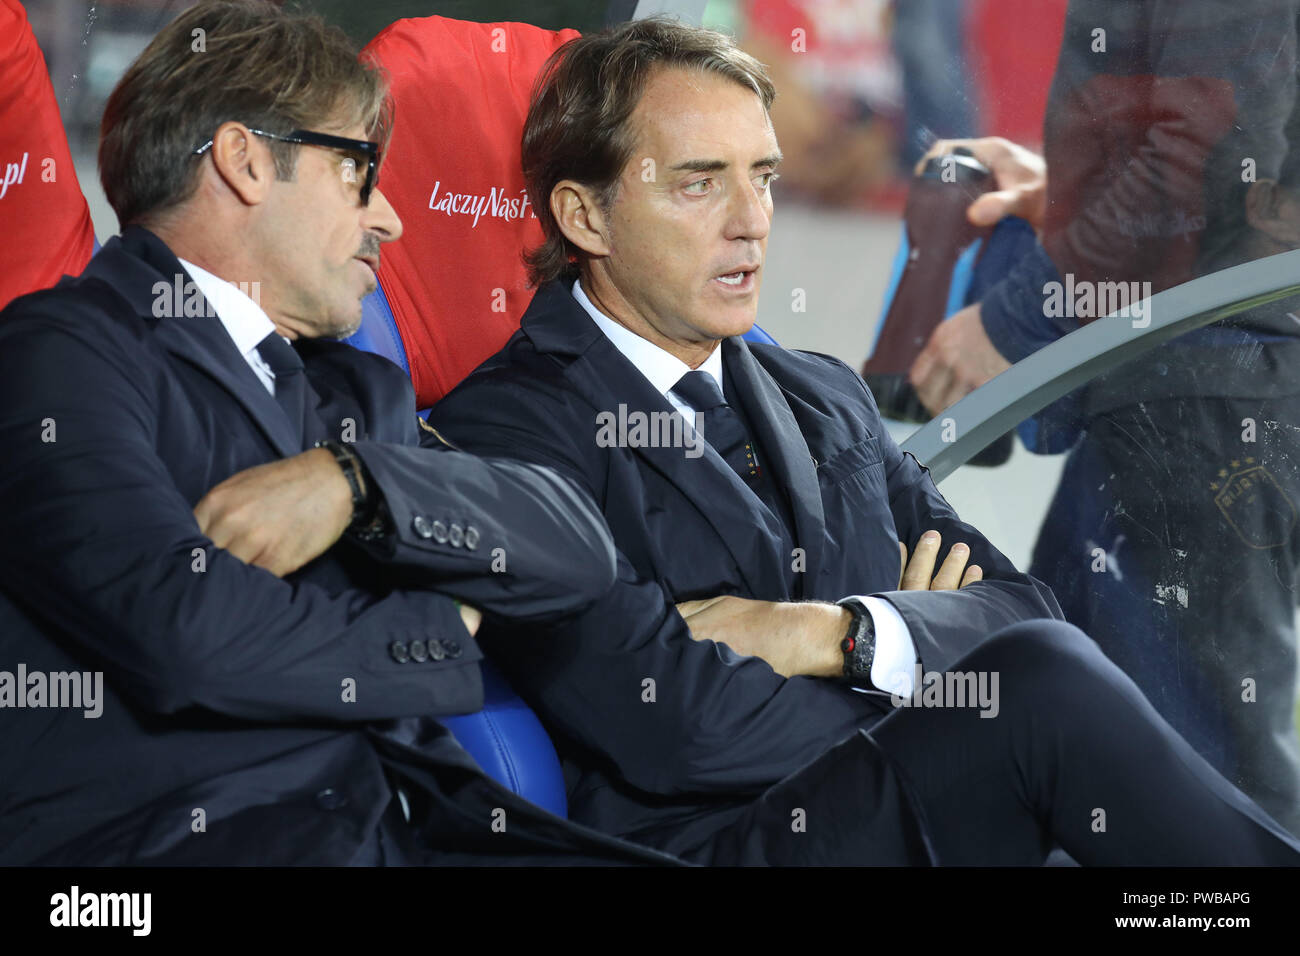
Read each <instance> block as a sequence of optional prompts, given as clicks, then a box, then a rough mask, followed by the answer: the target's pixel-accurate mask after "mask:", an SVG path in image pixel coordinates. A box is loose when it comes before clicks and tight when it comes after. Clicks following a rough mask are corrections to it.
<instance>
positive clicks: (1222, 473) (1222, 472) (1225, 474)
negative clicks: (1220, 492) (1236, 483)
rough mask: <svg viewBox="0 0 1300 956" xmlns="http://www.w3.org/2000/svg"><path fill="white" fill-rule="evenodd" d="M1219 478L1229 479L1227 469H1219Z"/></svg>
mask: <svg viewBox="0 0 1300 956" xmlns="http://www.w3.org/2000/svg"><path fill="white" fill-rule="evenodd" d="M1219 477H1220V478H1227V477H1228V469H1226V468H1220V469H1219Z"/></svg>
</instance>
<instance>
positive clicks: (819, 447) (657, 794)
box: [430, 283, 1061, 852]
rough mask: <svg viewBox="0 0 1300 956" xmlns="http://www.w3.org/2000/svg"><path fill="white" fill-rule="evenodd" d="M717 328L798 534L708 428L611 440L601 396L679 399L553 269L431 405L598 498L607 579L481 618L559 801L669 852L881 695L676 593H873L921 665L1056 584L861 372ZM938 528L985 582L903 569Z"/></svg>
mask: <svg viewBox="0 0 1300 956" xmlns="http://www.w3.org/2000/svg"><path fill="white" fill-rule="evenodd" d="M721 347H722V349H723V363H724V367H725V379H726V386H727V389H728V391H729V392H730V393H731V394H733V395H734V396H736V397H737V398H738V400H739V403H740V404H741V406H742V408H743V410H744V412H745V415H746V417H747V418H748V419H749V421H750V422H751V423H752V427H753V430H754V433H755V434H754V437H755V438H756V439H757V442H758V445H759V454H760V459H761V460H762V461H764V462H766V465H767V467H768V469H769V472H770V474H771V475H772V477H773V478H774V479H775V481H776V482H777V484H778V485H779V487H780V488H781V489H783V491H784V493H785V495H786V496H787V498H788V503H789V505H790V509H791V511H792V514H793V521H794V529H793V536H794V543H795V547H796V550H794V551H793V552H792V553H787V551H786V545H785V544H783V542H782V541H781V539H780V537H779V536H777V535H774V534H772V533H771V530H770V528H769V526H768V525H767V524H766V522H765V519H764V518H763V516H762V514H761V512H760V510H759V509H760V508H761V507H762V506H761V505H760V503H759V499H758V498H757V497H756V496H755V495H754V494H753V493H751V492H750V491H749V489H748V488H747V486H746V485H745V484H744V483H743V482H742V480H741V479H740V478H739V477H738V476H737V475H736V473H735V472H734V471H733V470H732V469H731V468H730V467H728V466H727V465H726V464H725V463H724V462H723V461H722V459H721V458H719V457H718V456H717V455H716V454H715V453H714V452H713V450H712V449H709V450H708V451H707V452H706V453H705V454H703V455H702V456H700V457H695V458H692V457H689V456H688V455H687V454H686V453H685V450H684V449H683V448H680V447H678V448H671V447H669V448H664V447H602V446H603V445H605V444H608V442H606V441H598V440H597V436H598V434H599V426H598V422H601V421H608V417H607V416H602V413H606V412H608V413H613V414H615V415H616V416H617V415H619V414H631V413H633V412H635V411H638V410H639V411H643V412H647V413H649V412H672V406H671V405H670V404H669V403H668V402H667V400H666V399H665V398H664V397H663V396H662V395H660V394H659V392H657V391H656V390H655V389H654V388H653V387H652V386H651V385H650V383H649V382H648V381H647V380H646V379H645V377H644V376H642V375H641V374H640V372H638V371H637V369H636V368H635V366H633V365H632V364H631V362H629V361H628V359H627V358H625V357H624V356H623V354H622V353H621V352H619V351H618V349H617V348H616V347H615V346H614V345H613V344H612V343H611V342H610V341H609V339H608V338H606V336H605V335H604V334H603V333H602V332H601V331H600V329H599V328H598V327H597V326H596V324H595V323H594V322H593V321H592V320H591V318H590V317H589V316H588V315H587V314H586V313H585V312H584V311H583V310H582V308H581V307H580V306H579V305H578V304H577V302H576V301H575V300H574V299H573V297H572V295H571V294H570V291H569V288H568V287H566V286H565V285H561V284H559V283H551V284H548V285H546V286H543V287H542V288H541V289H539V290H538V293H537V295H536V297H535V298H534V300H533V302H532V304H531V305H530V307H529V309H528V311H527V313H526V314H525V316H524V318H523V322H522V326H521V328H520V330H519V331H518V333H516V334H515V335H514V336H513V337H512V338H511V339H510V341H509V342H507V344H506V345H505V347H504V348H503V349H502V350H501V351H500V352H498V353H497V354H496V355H495V356H493V357H492V358H491V359H489V360H488V361H487V362H485V363H484V364H483V365H482V366H481V367H480V368H478V369H477V370H476V371H475V372H474V373H473V374H472V375H471V376H470V377H469V378H468V379H467V380H466V381H465V382H463V383H462V384H461V385H460V386H459V387H458V388H456V389H455V390H453V391H452V392H451V393H450V394H449V395H448V396H447V397H446V398H444V399H443V400H442V401H441V402H440V403H439V404H438V405H437V406H435V407H434V409H433V412H432V414H431V417H430V420H431V422H432V423H433V424H434V425H435V426H436V427H437V428H438V429H439V430H440V431H442V432H444V433H445V434H446V435H447V436H448V437H449V438H450V439H451V440H453V441H454V442H456V443H458V444H459V445H461V446H462V447H464V448H466V449H467V450H471V451H474V452H476V453H479V454H487V455H506V456H513V457H515V458H517V459H520V460H523V461H528V462H534V463H538V464H544V465H549V466H550V467H552V468H553V469H555V470H556V471H558V472H560V473H561V474H563V475H566V476H567V477H569V478H570V479H572V480H573V482H574V483H576V484H577V485H578V486H579V487H580V488H582V489H584V490H585V491H586V493H587V494H588V495H589V496H590V498H591V500H592V501H593V502H595V503H596V504H597V505H598V506H599V508H600V510H601V513H602V514H603V515H604V516H605V520H606V522H607V523H608V524H609V528H610V530H611V531H612V532H613V536H614V542H615V545H616V547H617V549H618V552H619V567H618V581H617V582H616V584H615V585H614V587H613V588H612V590H610V591H609V592H608V593H607V594H605V595H604V596H603V597H602V598H601V599H600V600H599V601H597V602H596V603H595V604H594V605H592V606H591V607H590V608H588V609H586V610H585V611H583V612H581V613H579V614H577V615H575V616H573V617H571V618H570V619H567V620H564V621H562V622H560V623H558V624H556V625H555V626H553V627H548V628H547V629H546V631H545V635H546V636H545V637H542V636H540V632H539V631H537V630H535V629H533V630H529V631H526V632H525V631H521V630H519V629H517V628H512V627H509V626H502V625H501V624H500V623H499V622H493V623H492V626H490V627H488V626H485V630H484V633H482V634H480V637H481V638H482V639H483V640H484V641H485V646H486V647H487V648H488V651H489V653H491V654H492V655H493V657H494V659H495V660H498V661H499V663H500V664H501V666H502V668H503V669H504V670H505V671H506V672H507V674H508V675H509V677H510V678H511V679H512V682H513V683H514V684H515V686H516V688H517V689H518V690H519V692H520V693H521V694H523V696H524V697H525V698H527V699H528V700H529V701H530V702H531V703H532V704H533V706H534V707H535V708H536V709H537V710H538V711H539V714H540V716H541V717H542V720H543V722H544V723H546V724H547V726H548V727H549V729H550V730H551V731H552V733H553V734H554V735H555V737H556V738H557V740H558V745H559V748H560V751H561V754H562V756H563V757H564V759H565V763H566V773H567V777H568V782H569V784H570V813H571V816H573V817H574V818H575V819H579V820H582V821H583V822H586V823H589V824H591V825H593V826H595V827H597V828H600V829H603V830H606V831H608V832H612V833H618V834H625V835H632V836H633V837H634V838H636V839H641V840H644V841H646V842H651V843H655V844H656V845H659V846H661V847H664V848H668V849H671V850H672V851H674V852H678V851H683V850H686V849H688V848H689V847H690V846H691V845H693V844H694V843H698V842H699V841H700V840H701V839H702V838H704V837H705V836H706V835H707V834H708V833H709V832H710V830H713V829H716V828H717V827H719V826H721V825H723V824H724V823H725V822H726V821H727V820H728V819H731V818H733V817H734V816H736V815H738V813H739V812H740V811H741V809H743V807H744V806H745V804H746V803H747V802H748V801H750V800H752V798H753V797H754V795H755V794H758V793H760V792H762V791H763V790H764V789H766V788H768V787H769V786H771V785H772V784H774V783H776V782H777V781H779V780H781V779H782V778H784V777H786V776H787V775H788V774H790V773H792V772H793V771H795V770H797V769H798V768H800V767H801V766H803V765H804V764H806V763H808V762H809V761H811V760H813V759H814V758H815V757H817V756H818V755H819V754H821V753H822V752H823V751H825V750H827V749H828V748H829V747H830V746H831V745H832V744H834V743H836V742H837V741H839V740H841V739H843V738H845V737H847V736H849V735H850V734H852V733H853V732H854V731H855V730H856V729H858V728H863V727H868V726H870V725H872V724H873V723H875V722H876V721H878V720H880V719H881V718H882V717H884V716H885V715H887V714H888V713H890V712H891V711H892V707H891V705H890V703H889V700H888V698H887V697H883V698H882V697H880V696H872V695H865V694H861V693H856V692H854V691H852V690H850V689H847V688H846V687H845V686H843V685H842V684H839V683H837V682H835V681H831V680H824V679H819V678H810V677H796V678H792V679H788V680H787V679H785V678H782V677H780V676H779V675H777V674H776V673H775V672H774V671H773V670H772V669H771V667H769V666H768V664H767V663H766V662H765V661H762V660H760V659H758V658H750V657H742V656H740V655H737V654H735V653H733V652H732V651H731V650H730V649H729V648H727V647H726V646H725V645H720V644H715V643H713V642H710V641H695V640H692V639H691V638H690V636H689V632H688V629H687V627H686V625H685V623H684V622H683V620H682V618H681V617H680V615H678V614H677V612H676V610H675V609H674V607H673V604H674V603H675V602H678V601H684V600H690V599H694V598H704V597H709V596H713V595H718V594H737V595H741V596H743V597H749V598H758V599H763V600H769V601H798V600H819V601H833V600H838V599H840V598H843V597H846V596H848V595H853V594H878V595H880V596H881V597H883V598H884V599H885V600H887V601H889V602H890V603H891V604H892V605H893V606H894V607H895V608H897V610H898V611H899V613H900V614H901V615H902V617H903V619H904V621H906V623H907V625H908V627H909V629H910V631H911V634H912V638H913V640H914V641H915V644H916V647H917V651H918V653H919V655H920V660H921V663H922V665H923V666H924V668H925V669H926V670H942V669H944V668H946V667H948V666H949V665H951V664H953V663H954V662H956V661H957V660H959V659H960V658H961V657H962V656H964V655H965V654H966V653H968V652H969V651H970V650H971V649H972V648H973V647H974V646H975V645H976V643H977V642H979V641H981V640H982V639H984V638H985V637H987V636H989V635H991V634H993V633H994V632H996V631H998V630H999V629H1001V628H1004V627H1006V626H1008V625H1010V624H1013V623H1016V622H1018V621H1023V620H1027V619H1032V618H1048V617H1051V618H1060V616H1061V614H1060V610H1059V608H1058V607H1057V604H1056V601H1055V599H1054V598H1053V597H1052V595H1051V592H1050V591H1049V590H1048V589H1047V588H1046V587H1045V586H1044V585H1042V584H1040V583H1039V582H1037V581H1035V580H1034V579H1033V578H1030V577H1028V576H1027V575H1024V574H1021V573H1019V572H1018V571H1017V570H1016V569H1015V568H1014V567H1013V566H1012V564H1011V563H1010V562H1009V561H1008V560H1007V559H1006V558H1005V557H1004V556H1003V555H1002V554H1000V553H999V552H998V551H997V550H996V549H995V548H994V547H993V546H992V545H991V544H989V542H988V541H987V540H985V538H984V537H983V536H982V535H981V534H980V533H979V532H978V531H976V530H975V529H974V528H973V527H971V526H970V525H968V524H965V523H964V522H962V521H961V520H960V519H959V518H958V517H957V515H956V514H955V513H954V511H953V509H952V508H951V507H950V506H949V505H948V503H947V501H945V500H944V498H943V496H942V495H941V494H940V493H939V491H938V490H937V489H936V487H935V485H934V482H933V481H932V480H931V478H930V476H929V474H928V472H927V471H926V470H925V469H924V468H923V467H922V466H921V465H920V464H919V463H918V462H917V461H916V459H914V458H913V457H912V456H911V455H908V454H906V453H904V452H902V451H900V449H899V448H898V446H897V445H896V444H895V442H894V441H893V440H892V439H891V438H890V437H889V433H888V432H887V431H886V429H885V427H884V425H883V424H882V423H881V420H880V415H879V413H878V412H877V410H876V403H875V401H874V399H873V398H872V396H871V393H870V392H869V391H868V389H867V387H866V385H865V384H864V383H863V381H862V379H861V378H860V377H859V376H858V375H857V373H855V372H854V371H852V370H851V369H850V368H848V367H847V366H846V365H845V364H844V363H843V362H840V361H838V360H837V359H834V358H830V357H829V356H825V355H817V354H812V353H807V352H798V351H793V350H787V349H782V348H779V347H775V346H767V345H752V344H747V343H746V342H744V341H743V340H742V339H740V338H729V339H725V340H724V341H723V342H722V346H721ZM620 405H623V406H626V407H625V409H624V410H623V412H621V413H620V410H619V408H620ZM598 416H602V417H599V418H598ZM606 437H607V436H606ZM931 528H933V529H937V530H938V531H939V532H941V533H942V535H943V539H944V542H945V546H947V545H951V544H952V543H954V542H956V541H964V542H966V543H967V544H968V545H970V548H971V558H970V561H971V563H972V564H979V565H980V566H981V567H982V568H983V569H984V580H983V581H982V582H980V583H977V584H974V585H971V586H969V587H967V588H964V589H962V590H961V591H948V592H915V591H907V592H900V591H898V590H896V589H897V586H898V579H899V553H898V542H899V541H900V540H901V541H904V542H906V543H907V546H908V551H909V553H914V552H915V549H916V544H917V541H918V539H919V537H920V536H921V534H922V533H923V532H925V531H926V530H928V529H931ZM575 570H576V569H575ZM647 681H652V682H653V684H649V683H647ZM650 689H652V690H653V694H651V693H650ZM651 696H653V700H651V699H650V698H651Z"/></svg>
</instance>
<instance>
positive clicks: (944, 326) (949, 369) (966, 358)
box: [908, 303, 1011, 415]
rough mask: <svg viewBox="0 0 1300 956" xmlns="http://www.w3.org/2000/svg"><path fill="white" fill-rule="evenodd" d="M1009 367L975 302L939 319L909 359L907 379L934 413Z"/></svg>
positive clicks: (937, 412) (1009, 364) (922, 402)
mask: <svg viewBox="0 0 1300 956" xmlns="http://www.w3.org/2000/svg"><path fill="white" fill-rule="evenodd" d="M1009 368H1011V363H1010V362H1008V361H1007V360H1006V359H1004V358H1003V357H1002V353H1001V352H999V351H998V350H997V349H996V348H994V347H993V343H992V342H990V341H989V337H988V334H987V333H985V331H984V323H983V322H982V321H981V320H980V307H979V303H976V304H975V305H968V306H966V308H964V309H962V310H961V311H960V312H955V313H953V315H952V317H951V318H949V319H947V320H945V321H943V322H940V323H939V325H938V326H937V327H936V328H935V330H934V332H933V333H932V334H931V335H930V341H928V342H926V343H925V348H923V349H922V350H921V354H920V355H918V356H917V357H916V361H914V362H913V363H912V368H911V370H910V371H909V372H908V380H909V381H910V382H911V383H912V387H913V388H915V389H916V395H917V397H918V398H919V399H920V400H921V404H922V405H924V406H925V407H926V409H927V410H928V411H929V412H930V414H931V415H938V414H939V413H940V412H941V411H943V410H944V409H945V408H947V407H948V406H949V405H952V404H953V403H954V402H956V401H958V400H960V399H962V398H964V397H965V396H966V395H967V394H969V393H970V392H973V391H975V389H977V388H979V387H980V386H981V385H983V384H984V383H985V382H987V381H988V380H989V379H991V378H994V377H995V376H998V375H1001V374H1002V373H1003V372H1005V371H1006V370H1007V369H1009Z"/></svg>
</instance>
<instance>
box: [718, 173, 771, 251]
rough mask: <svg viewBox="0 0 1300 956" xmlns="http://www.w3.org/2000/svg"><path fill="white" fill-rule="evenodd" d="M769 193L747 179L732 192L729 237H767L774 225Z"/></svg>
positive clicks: (728, 227)
mask: <svg viewBox="0 0 1300 956" xmlns="http://www.w3.org/2000/svg"><path fill="white" fill-rule="evenodd" d="M767 195H768V194H767V193H766V192H765V191H764V190H761V189H759V188H758V187H757V186H755V185H754V184H753V183H752V182H749V181H746V182H745V183H744V185H742V186H741V188H740V189H737V190H733V191H732V194H731V210H730V212H731V215H730V216H729V218H728V223H727V230H728V231H727V238H728V239H766V238H767V233H768V230H769V229H770V228H771V225H772V214H771V209H770V206H769V204H768V199H767Z"/></svg>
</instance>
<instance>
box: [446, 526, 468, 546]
mask: <svg viewBox="0 0 1300 956" xmlns="http://www.w3.org/2000/svg"><path fill="white" fill-rule="evenodd" d="M447 540H448V541H449V542H451V546H452V547H453V548H459V547H460V546H461V545H462V544H463V543H464V542H465V529H464V528H462V527H461V526H460V525H458V524H455V523H454V522H453V523H452V526H451V532H450V534H448V535H447Z"/></svg>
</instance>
